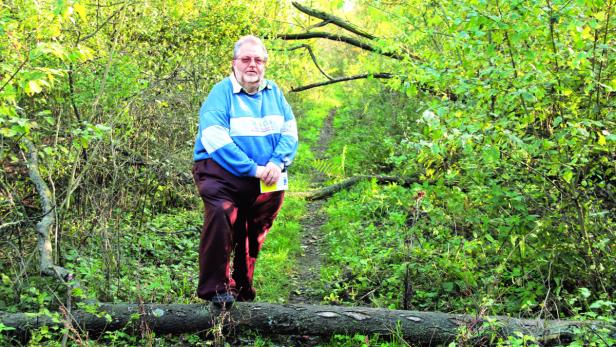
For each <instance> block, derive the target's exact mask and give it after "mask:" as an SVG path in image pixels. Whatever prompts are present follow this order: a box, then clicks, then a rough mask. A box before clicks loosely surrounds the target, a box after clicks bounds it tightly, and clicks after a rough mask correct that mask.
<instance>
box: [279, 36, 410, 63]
mask: <svg viewBox="0 0 616 347" xmlns="http://www.w3.org/2000/svg"><path fill="white" fill-rule="evenodd" d="M276 38H279V39H282V40H286V41H290V40H306V39H314V38H323V39H328V40H332V41H339V42H344V43H348V44H349V45H351V46H355V47H358V48H361V49H363V50H366V51H370V52H374V53H378V54H381V55H384V56H386V57H390V58H394V59H397V60H403V59H404V58H405V56H402V55H399V54H397V53H393V52H382V51H380V50H379V49H377V48H375V47H373V46H372V45H369V44H367V43H365V42H362V41H359V40H357V39H354V38H352V37H348V36H342V35H336V34H330V33H326V32H322V31H312V32H305V33H299V34H278V35H276ZM408 56H409V57H410V58H412V59H414V60H421V58H419V56H417V55H415V54H409V55H408Z"/></svg>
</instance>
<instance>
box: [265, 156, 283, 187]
mask: <svg viewBox="0 0 616 347" xmlns="http://www.w3.org/2000/svg"><path fill="white" fill-rule="evenodd" d="M281 173H282V169H281V168H280V166H278V165H276V164H274V163H272V162H271V161H270V162H269V163H267V165H265V170H263V174H262V175H261V177H260V178H261V180H262V181H263V182H264V183H265V184H267V185H268V186H269V185H272V184H274V183H276V182H278V180H279V179H280V174H281Z"/></svg>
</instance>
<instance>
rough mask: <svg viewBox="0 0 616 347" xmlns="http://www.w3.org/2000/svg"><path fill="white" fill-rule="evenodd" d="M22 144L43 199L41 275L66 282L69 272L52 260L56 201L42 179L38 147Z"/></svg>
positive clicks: (26, 141) (38, 225)
mask: <svg viewBox="0 0 616 347" xmlns="http://www.w3.org/2000/svg"><path fill="white" fill-rule="evenodd" d="M21 141H22V143H23V144H24V145H25V146H26V149H27V150H28V157H27V159H26V165H27V167H28V173H29V175H30V179H31V180H32V183H34V185H35V186H36V190H37V192H38V193H39V196H40V198H41V208H42V209H43V217H42V218H41V220H40V221H39V222H38V223H36V231H37V234H38V237H37V239H38V244H37V247H38V251H39V254H40V257H41V259H40V271H41V273H43V274H45V275H47V276H52V277H56V278H58V279H60V280H61V281H62V282H65V281H66V280H67V278H68V275H69V272H68V270H66V269H65V268H63V267H61V266H57V265H55V264H54V262H53V260H52V255H51V254H52V247H51V238H50V237H49V233H50V230H51V228H52V225H53V224H54V223H55V217H54V214H53V213H52V212H53V209H55V201H54V198H53V195H52V194H51V190H49V186H47V183H45V181H44V180H43V178H42V177H41V174H40V172H39V166H38V154H37V151H36V147H35V146H34V144H33V143H32V141H30V140H29V139H28V138H26V137H24V138H22V140H21Z"/></svg>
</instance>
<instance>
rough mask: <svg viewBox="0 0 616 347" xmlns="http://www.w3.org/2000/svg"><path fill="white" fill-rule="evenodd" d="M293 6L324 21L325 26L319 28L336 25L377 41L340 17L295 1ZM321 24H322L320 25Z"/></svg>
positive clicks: (374, 37)
mask: <svg viewBox="0 0 616 347" xmlns="http://www.w3.org/2000/svg"><path fill="white" fill-rule="evenodd" d="M292 4H293V7H295V8H296V9H298V10H300V11H302V12H304V13H305V14H307V15H309V16H312V17H316V18H319V19H322V20H323V22H322V23H323V24H322V25H319V26H323V25H326V24H329V23H332V24H334V25H336V26H338V27H341V28H342V29H345V30H348V31H350V32H352V33H353V34H357V35H359V36H362V37H365V38H367V39H369V40H374V39H376V36H374V35H371V34H368V33H367V32H365V31H362V30H360V29H358V28H357V26H356V25H353V24H351V23H349V22H347V21H345V20H344V19H342V18H340V17H336V16H334V15H331V14H329V13H325V12H322V11H319V10H315V9H313V8H310V7H306V6H302V5H300V4H298V3H297V2H295V1H293V2H292ZM319 24H321V23H319Z"/></svg>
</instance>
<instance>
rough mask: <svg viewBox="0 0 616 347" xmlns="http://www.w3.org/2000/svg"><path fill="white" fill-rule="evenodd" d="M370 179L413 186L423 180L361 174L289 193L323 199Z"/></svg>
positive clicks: (311, 198) (307, 197)
mask: <svg viewBox="0 0 616 347" xmlns="http://www.w3.org/2000/svg"><path fill="white" fill-rule="evenodd" d="M370 179H375V180H376V181H377V182H378V183H380V184H386V183H397V184H399V185H401V186H404V187H408V186H411V185H412V184H413V183H420V182H421V181H420V180H419V179H418V178H415V177H395V176H383V175H375V176H370V175H360V176H354V177H351V178H348V179H346V180H344V181H342V182H340V183H336V184H333V185H331V186H327V187H324V188H321V189H316V190H313V191H309V192H297V193H289V194H290V195H292V196H299V197H303V198H305V199H306V200H321V199H325V198H329V197H330V196H332V195H334V194H335V193H337V192H339V191H341V190H344V189H348V188H350V187H352V186H354V185H356V184H357V183H359V182H361V181H364V180H370Z"/></svg>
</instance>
